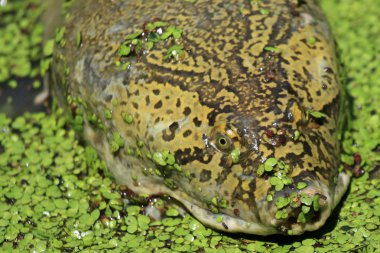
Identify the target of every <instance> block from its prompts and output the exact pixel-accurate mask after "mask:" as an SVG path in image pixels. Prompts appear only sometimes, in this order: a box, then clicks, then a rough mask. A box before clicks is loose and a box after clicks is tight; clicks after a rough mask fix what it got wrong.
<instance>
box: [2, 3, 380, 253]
mask: <svg viewBox="0 0 380 253" xmlns="http://www.w3.org/2000/svg"><path fill="white" fill-rule="evenodd" d="M20 2H22V1H10V2H9V3H8V5H9V6H7V8H9V9H12V7H13V8H16V7H18V6H19V5H20ZM24 2H30V3H33V4H35V6H36V8H37V7H38V4H37V3H38V1H24ZM321 3H322V7H323V9H324V10H325V12H326V14H327V16H328V18H329V21H330V22H331V25H332V28H333V31H334V33H335V36H336V38H337V41H338V45H339V48H340V52H341V53H340V54H341V59H342V62H343V64H344V66H345V70H346V72H347V87H348V93H349V95H350V96H351V97H352V99H353V104H352V108H347V110H352V113H353V118H352V121H351V124H352V129H353V130H352V131H350V135H351V137H352V141H347V142H346V143H345V144H344V146H345V149H346V151H348V152H349V153H351V154H354V153H359V154H360V155H361V158H362V159H361V160H362V161H361V167H362V168H363V169H364V170H365V174H364V175H363V176H362V177H360V178H357V179H353V181H352V183H351V187H350V189H349V192H348V194H347V195H346V198H345V199H344V201H343V202H342V203H341V205H340V206H339V208H338V209H337V210H336V211H335V212H334V214H333V215H332V217H331V218H330V219H329V220H328V222H327V225H326V226H324V227H323V228H322V229H321V230H319V231H316V232H310V233H307V234H305V235H303V236H301V237H281V236H271V237H258V236H249V235H243V234H236V235H233V234H222V233H219V232H217V231H214V230H212V229H209V228H206V227H204V226H203V225H202V224H201V223H199V222H198V221H197V220H195V219H194V218H192V217H191V216H190V215H188V214H183V212H181V210H180V208H178V206H176V205H175V204H172V203H171V204H169V205H167V204H165V203H166V202H164V201H163V200H160V199H152V201H151V202H150V203H149V205H154V206H156V207H157V208H158V209H160V210H163V213H164V218H163V219H162V220H152V219H150V218H148V216H146V215H145V212H146V209H145V208H144V207H142V206H141V205H139V204H136V203H135V202H130V203H127V201H126V200H125V199H127V197H128V196H130V192H129V191H128V189H127V188H125V187H124V186H118V185H116V184H115V183H114V181H113V179H112V176H111V175H110V173H109V172H108V169H107V167H106V165H105V164H104V162H103V161H101V160H100V159H99V158H98V156H97V154H96V152H95V151H94V150H93V149H92V148H90V147H88V146H84V145H82V144H81V143H79V141H78V139H77V138H76V136H75V133H74V131H73V130H72V129H71V128H70V127H68V124H67V121H66V119H65V117H64V114H63V112H62V111H61V110H59V109H57V110H54V112H53V113H52V114H49V115H47V114H45V113H33V114H31V113H28V114H25V115H23V116H21V117H18V118H16V119H10V118H9V117H8V116H6V115H5V114H0V251H1V252H151V251H153V250H154V251H155V252H193V251H195V252H277V253H280V252H302V253H308V252H310V253H311V252H336V251H337V249H339V251H341V252H379V251H380V173H379V168H378V167H379V160H380V149H379V147H380V131H379V125H380V100H379V97H380V66H379V64H380V48H379V47H378V46H377V45H375V41H377V40H378V38H379V35H380V27H379V26H378V23H379V22H380V16H379V15H378V13H379V11H380V3H375V1H372V0H357V1H350V0H346V1H338V0H334V1H332V0H323V1H321ZM2 8H3V7H0V15H1V18H3V17H5V16H4V15H5V14H4V13H5V10H4V9H2ZM9 9H8V10H9ZM337 10H339V11H337ZM9 15H10V13H9ZM10 18H11V16H9V18H8V19H10ZM12 18H13V19H12V20H13V22H14V26H17V27H18V28H17V29H21V28H22V23H23V22H22V20H23V18H25V16H24V15H21V14H17V13H13V16H12ZM18 18H19V19H18ZM17 20H18V22H16V21H17ZM1 22H2V21H0V23H1ZM1 24H4V23H1ZM35 24H37V23H35ZM9 25H11V24H9ZM7 29H9V28H8V25H6V26H5V25H2V26H0V34H8V35H7V36H9V31H8V30H7ZM12 29H15V30H17V29H16V28H12ZM36 29H37V28H36ZM38 29H40V28H38ZM38 36H40V37H39V38H36V41H41V40H42V39H41V36H42V33H39V35H38ZM22 40H26V38H23V39H22ZM1 43H5V42H4V37H3V36H0V44H1ZM16 49H17V48H16ZM16 49H15V50H16ZM0 50H2V49H0ZM15 50H12V51H15ZM25 50H29V49H25ZM35 50H37V49H35ZM39 50H42V49H39ZM10 51H11V50H10ZM10 51H9V52H8V51H4V50H3V51H0V59H3V58H7V59H8V57H10V56H9V55H10ZM12 53H14V52H12ZM29 54H31V53H26V55H29ZM1 57H2V58H1ZM40 57H41V56H40ZM42 57H43V54H42ZM26 58H27V59H26V60H25V61H26V62H29V64H31V62H33V61H34V60H35V59H36V58H34V57H30V58H29V57H26ZM22 64H24V63H22ZM26 65H28V63H26V64H25V66H26ZM31 65H32V64H31ZM0 66H1V69H3V68H8V66H9V65H7V63H4V62H0ZM18 71H21V72H22V71H23V70H22V69H18V70H16V71H15V72H14V71H13V72H10V74H8V75H7V76H6V78H5V77H4V78H5V79H4V80H3V81H4V82H8V81H9V80H12V79H13V78H15V77H17V76H18V74H20V72H18ZM5 72H6V71H5V70H3V72H2V73H5ZM32 72H33V71H32V70H30V71H28V73H27V74H25V76H26V77H29V78H30V82H31V83H33V82H34V81H35V80H37V76H38V75H33V74H32ZM25 73H26V71H25ZM22 74H24V73H22ZM4 76H5V74H4ZM347 159H349V158H347ZM140 197H141V198H146V196H140ZM146 199H147V200H149V198H146Z"/></svg>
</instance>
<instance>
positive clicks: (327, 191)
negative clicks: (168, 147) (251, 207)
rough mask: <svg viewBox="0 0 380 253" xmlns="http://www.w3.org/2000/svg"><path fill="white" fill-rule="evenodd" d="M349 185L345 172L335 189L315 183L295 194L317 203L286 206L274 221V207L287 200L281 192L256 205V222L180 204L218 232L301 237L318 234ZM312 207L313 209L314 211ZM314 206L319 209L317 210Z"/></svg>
mask: <svg viewBox="0 0 380 253" xmlns="http://www.w3.org/2000/svg"><path fill="white" fill-rule="evenodd" d="M349 182H350V176H349V175H348V174H346V173H345V172H341V173H339V175H338V181H337V185H336V186H335V188H333V189H331V188H330V187H328V186H326V185H324V184H322V183H320V182H315V183H314V184H311V185H310V186H308V187H307V188H305V189H302V190H301V191H299V192H298V194H297V195H298V196H299V197H301V196H306V197H307V198H309V199H314V197H315V196H318V201H315V203H311V204H310V205H306V204H303V203H301V204H300V206H298V207H295V208H292V207H291V206H288V207H286V208H284V209H282V210H285V211H286V214H287V217H286V218H283V219H281V218H279V217H278V216H277V217H276V213H277V212H278V211H279V209H278V208H277V206H276V204H275V203H276V200H277V199H278V198H279V197H284V196H288V195H287V193H286V192H284V191H283V192H279V194H278V195H277V196H275V198H274V200H273V201H271V202H268V201H267V200H262V201H259V202H257V208H258V213H259V216H260V218H259V219H258V220H245V219H243V218H241V217H237V216H231V215H228V214H225V213H217V214H215V213H212V212H211V211H209V210H207V209H205V208H203V207H201V206H199V205H197V204H194V203H191V202H189V201H186V200H184V199H183V198H182V201H181V202H182V203H183V204H184V206H185V207H186V208H187V209H188V210H189V211H190V212H191V213H192V214H193V215H194V216H195V217H196V218H197V219H198V220H199V221H201V222H202V223H203V224H207V225H208V226H210V227H212V228H215V229H218V230H221V231H225V232H230V233H246V234H255V235H263V236H267V235H273V234H284V235H301V234H303V233H304V232H306V231H314V230H317V229H319V228H321V227H322V226H323V225H324V224H325V223H326V221H327V219H328V218H329V217H330V215H331V213H332V211H333V210H334V208H335V207H336V205H337V204H338V203H339V202H340V200H341V198H342V196H343V195H344V193H345V192H346V190H347V187H348V185H349ZM307 198H306V199H307ZM178 199H181V198H178ZM302 201H303V202H305V203H307V204H308V203H309V202H307V200H304V199H303V200H302ZM313 205H315V207H314V206H313ZM302 206H306V207H310V213H309V214H306V217H305V220H304V221H302V220H300V218H299V214H300V213H302V211H303V210H302ZM316 206H318V208H317V207H316ZM313 208H316V209H317V210H314V209H313Z"/></svg>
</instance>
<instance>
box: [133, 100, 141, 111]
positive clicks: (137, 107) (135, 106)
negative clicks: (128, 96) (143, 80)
mask: <svg viewBox="0 0 380 253" xmlns="http://www.w3.org/2000/svg"><path fill="white" fill-rule="evenodd" d="M132 105H133V107H134V108H135V109H136V110H137V109H139V105H138V104H137V103H135V102H133V103H132Z"/></svg>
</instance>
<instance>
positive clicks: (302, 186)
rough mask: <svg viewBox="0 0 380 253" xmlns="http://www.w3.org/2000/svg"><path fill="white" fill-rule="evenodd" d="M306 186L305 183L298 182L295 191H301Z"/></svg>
mask: <svg viewBox="0 0 380 253" xmlns="http://www.w3.org/2000/svg"><path fill="white" fill-rule="evenodd" d="M306 186H307V183H305V182H298V183H297V189H298V190H302V189H304V188H305V187H306Z"/></svg>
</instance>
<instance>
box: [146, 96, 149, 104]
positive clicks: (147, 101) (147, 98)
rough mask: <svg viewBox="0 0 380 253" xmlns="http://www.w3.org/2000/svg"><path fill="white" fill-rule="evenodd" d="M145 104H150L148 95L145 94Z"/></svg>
mask: <svg viewBox="0 0 380 253" xmlns="http://www.w3.org/2000/svg"><path fill="white" fill-rule="evenodd" d="M145 104H146V105H149V104H150V98H149V96H146V97H145Z"/></svg>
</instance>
